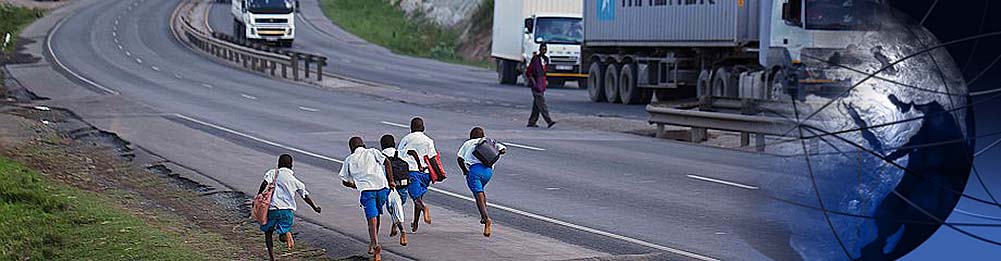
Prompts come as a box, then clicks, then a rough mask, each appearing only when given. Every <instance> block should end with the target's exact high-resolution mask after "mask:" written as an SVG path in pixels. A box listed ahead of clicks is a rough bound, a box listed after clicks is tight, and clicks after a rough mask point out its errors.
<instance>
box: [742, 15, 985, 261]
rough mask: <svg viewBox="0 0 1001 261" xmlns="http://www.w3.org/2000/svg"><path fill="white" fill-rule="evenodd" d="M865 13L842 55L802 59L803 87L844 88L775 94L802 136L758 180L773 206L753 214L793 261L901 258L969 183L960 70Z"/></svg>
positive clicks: (910, 24)
mask: <svg viewBox="0 0 1001 261" xmlns="http://www.w3.org/2000/svg"><path fill="white" fill-rule="evenodd" d="M828 2H831V1H828ZM833 2H839V3H843V2H855V3H858V2H862V1H859V0H856V1H850V0H849V1H833ZM874 3H876V4H877V5H878V7H877V8H875V9H874V10H876V11H874V12H872V13H869V14H867V15H871V17H869V18H867V19H868V20H867V21H868V23H867V25H869V26H870V27H869V28H867V30H864V31H861V32H859V33H860V34H862V37H859V38H858V40H857V41H855V42H853V43H852V44H851V45H850V46H849V47H848V48H846V49H836V50H834V49H823V50H804V51H803V59H802V60H803V63H804V64H803V66H804V67H805V68H806V69H805V70H806V71H808V72H809V73H808V75H809V77H810V78H822V79H831V80H834V81H835V82H839V83H844V84H843V85H842V86H840V87H835V88H832V87H829V86H828V87H815V86H807V85H802V84H799V83H798V82H797V83H795V84H793V85H796V86H792V88H789V87H783V88H777V89H775V90H773V99H774V100H778V101H784V102H787V103H790V104H792V105H791V106H793V107H794V108H790V110H789V111H791V112H787V113H780V114H782V115H780V116H782V117H787V118H789V119H795V120H802V121H803V122H804V124H803V125H804V127H802V128H800V129H799V130H791V133H793V135H794V136H797V137H798V138H797V139H794V140H792V141H790V142H788V143H791V145H792V146H784V147H783V146H777V147H779V148H778V149H775V150H778V151H780V152H783V154H785V155H792V156H789V157H785V158H782V159H780V160H778V164H777V165H778V166H781V168H782V169H777V170H776V171H779V172H787V173H790V174H789V175H778V176H776V177H762V178H761V180H760V181H759V184H762V191H765V193H767V194H769V196H770V197H772V198H777V199H782V201H781V202H778V203H776V201H774V200H772V201H769V203H762V207H763V208H766V209H768V210H769V211H771V212H773V213H774V214H773V215H772V218H775V219H781V220H782V223H783V226H784V229H786V230H787V231H788V234H789V235H788V242H787V243H788V248H789V249H790V251H791V252H794V253H795V254H796V255H798V257H800V258H803V259H810V260H817V259H820V260H849V259H851V260H892V259H897V258H900V257H902V256H904V255H906V254H907V253H909V252H910V251H912V250H914V249H915V248H917V247H918V246H919V245H920V244H921V243H923V242H924V241H925V240H927V239H928V238H929V237H930V236H931V235H932V234H933V233H934V232H935V231H936V230H938V229H940V228H943V227H944V226H943V225H942V223H943V222H944V220H946V218H948V216H949V214H950V213H952V211H953V209H954V207H955V206H956V204H957V203H958V201H959V199H960V197H961V196H962V192H963V190H964V188H965V186H966V183H967V179H968V178H969V176H970V170H971V166H972V161H973V148H974V146H973V144H972V141H971V140H970V139H968V137H973V135H974V134H973V129H974V128H973V127H974V126H973V115H972V110H971V106H968V103H969V100H968V90H967V86H966V82H965V81H964V79H963V77H962V74H961V72H960V70H959V69H958V68H957V66H956V65H955V62H954V60H953V58H952V57H951V56H950V54H949V53H948V52H947V51H946V50H945V49H944V48H936V47H939V46H940V45H941V42H940V41H939V40H938V39H937V38H936V37H935V36H934V35H932V34H931V33H930V32H929V31H928V30H926V29H925V28H924V27H923V26H921V25H920V24H919V23H918V22H916V21H915V20H914V19H912V18H910V17H908V16H906V15H904V14H902V13H899V12H896V11H894V10H892V9H890V8H889V7H887V6H885V5H882V4H879V3H878V1H874ZM808 15H809V14H808ZM850 15H852V14H839V16H838V17H843V18H844V19H850V18H851V17H850ZM786 145H790V144H786ZM770 150H771V149H770ZM790 203H791V204H792V205H790ZM780 259H785V258H780Z"/></svg>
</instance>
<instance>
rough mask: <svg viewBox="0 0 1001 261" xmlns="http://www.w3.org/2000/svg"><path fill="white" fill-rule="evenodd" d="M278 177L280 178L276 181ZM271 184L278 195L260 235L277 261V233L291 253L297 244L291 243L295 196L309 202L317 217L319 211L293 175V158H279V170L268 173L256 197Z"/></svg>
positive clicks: (284, 155)
mask: <svg viewBox="0 0 1001 261" xmlns="http://www.w3.org/2000/svg"><path fill="white" fill-rule="evenodd" d="M275 175H278V177H277V178H276V177H275ZM272 180H273V181H274V183H275V192H274V194H272V198H271V206H270V207H269V208H268V222H267V223H265V224H264V225H261V231H263V232H264V244H265V245H267V246H268V257H269V258H271V260H275V252H274V239H273V234H274V233H275V232H278V240H279V241H281V242H285V246H286V247H288V248H289V249H292V247H293V246H295V241H294V240H292V220H293V218H294V216H293V212H295V210H296V202H295V197H294V195H293V193H295V194H299V196H300V197H302V200H303V201H306V204H309V206H310V207H312V208H313V211H316V213H320V207H318V206H316V204H314V203H313V199H312V198H310V197H309V192H308V191H306V185H305V184H302V181H299V179H297V178H295V172H293V171H292V155H288V154H282V155H281V156H278V168H277V169H271V170H268V172H267V173H265V174H264V182H261V188H260V190H258V191H257V194H261V193H263V192H264V189H266V188H267V187H268V183H269V182H272Z"/></svg>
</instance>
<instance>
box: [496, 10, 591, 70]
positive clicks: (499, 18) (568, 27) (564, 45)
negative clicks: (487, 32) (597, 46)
mask: <svg viewBox="0 0 1001 261" xmlns="http://www.w3.org/2000/svg"><path fill="white" fill-rule="evenodd" d="M583 6H584V3H583V0H497V1H496V2H495V4H494V24H493V44H492V46H491V56H492V57H493V58H494V59H495V60H496V61H497V78H498V81H499V82H500V83H501V84H516V83H517V82H518V76H519V75H521V74H522V72H524V71H525V68H526V67H527V63H528V61H530V60H531V58H532V55H533V54H534V53H535V52H536V51H537V50H538V49H539V45H541V44H542V43H546V45H547V46H548V48H549V53H548V56H549V60H550V61H549V65H548V66H546V68H547V72H546V76H547V78H548V79H549V85H550V86H554V87H559V86H562V85H563V84H564V83H565V82H568V81H578V80H581V81H578V85H581V86H583V83H584V81H582V80H584V79H586V77H587V76H586V75H584V74H582V73H580V45H581V42H582V41H583V37H584V31H583V30H584V29H583V23H582V15H583V14H582V12H583V11H582V8H583Z"/></svg>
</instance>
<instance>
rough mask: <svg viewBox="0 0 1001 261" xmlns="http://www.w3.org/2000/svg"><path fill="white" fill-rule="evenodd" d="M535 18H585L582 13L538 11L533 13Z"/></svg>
mask: <svg viewBox="0 0 1001 261" xmlns="http://www.w3.org/2000/svg"><path fill="white" fill-rule="evenodd" d="M533 17H535V18H580V19H584V16H583V15H581V14H571V13H537V14H535V15H533Z"/></svg>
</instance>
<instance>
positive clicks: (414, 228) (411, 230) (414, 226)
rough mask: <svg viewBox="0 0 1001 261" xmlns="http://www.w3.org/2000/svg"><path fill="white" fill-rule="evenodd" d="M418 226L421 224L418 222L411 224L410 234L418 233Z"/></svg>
mask: <svg viewBox="0 0 1001 261" xmlns="http://www.w3.org/2000/svg"><path fill="white" fill-rule="evenodd" d="M417 224H420V222H417V220H414V223H410V232H414V233H417Z"/></svg>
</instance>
